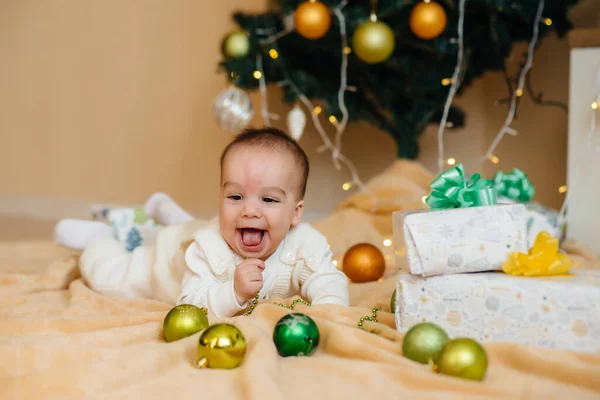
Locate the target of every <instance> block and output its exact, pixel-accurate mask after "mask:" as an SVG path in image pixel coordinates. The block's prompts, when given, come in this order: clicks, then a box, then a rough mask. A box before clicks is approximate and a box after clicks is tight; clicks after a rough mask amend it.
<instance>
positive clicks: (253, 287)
mask: <svg viewBox="0 0 600 400" xmlns="http://www.w3.org/2000/svg"><path fill="white" fill-rule="evenodd" d="M264 269H265V263H264V261H261V260H259V259H256V258H250V259H248V260H246V261H244V262H243V263H241V264H240V265H238V266H237V267H236V269H235V274H234V276H233V290H234V291H235V297H236V299H237V301H238V303H239V304H244V303H245V302H247V301H248V300H250V299H251V298H253V297H254V296H256V293H258V292H259V291H260V289H262V286H263V276H262V271H263V270H264Z"/></svg>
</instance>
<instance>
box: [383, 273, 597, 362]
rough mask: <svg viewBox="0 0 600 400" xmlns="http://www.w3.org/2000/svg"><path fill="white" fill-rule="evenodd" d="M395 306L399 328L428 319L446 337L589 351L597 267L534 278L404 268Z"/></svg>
mask: <svg viewBox="0 0 600 400" xmlns="http://www.w3.org/2000/svg"><path fill="white" fill-rule="evenodd" d="M394 311H395V315H396V325H397V329H398V330H399V331H401V332H406V331H408V329H410V328H411V327H412V326H413V325H415V324H417V323H420V322H425V321H428V322H433V323H436V324H438V325H439V326H441V327H442V328H444V329H445V330H446V332H448V334H449V335H450V336H451V337H471V338H474V339H477V340H480V341H502V342H505V341H508V342H518V343H524V344H531V345H536V346H539V347H546V348H558V349H570V350H578V351H586V352H593V351H597V350H598V349H600V271H591V270H574V271H573V272H572V273H571V274H570V275H561V276H553V277H536V278H532V277H517V276H512V275H508V274H504V273H502V272H481V273H473V274H461V275H443V276H434V277H430V278H422V277H418V276H414V275H410V274H406V273H404V274H400V275H399V277H398V280H397V290H396V310H394Z"/></svg>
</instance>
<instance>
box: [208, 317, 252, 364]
mask: <svg viewBox="0 0 600 400" xmlns="http://www.w3.org/2000/svg"><path fill="white" fill-rule="evenodd" d="M245 354H246V338H245V337H244V335H242V332H241V331H240V330H239V329H238V328H237V327H235V326H233V325H231V324H215V325H212V326H210V327H209V328H208V329H207V330H205V331H204V332H202V335H200V339H199V340H198V357H199V358H198V364H197V367H198V368H220V369H231V368H236V367H237V366H238V365H240V364H241V363H242V361H244V355H245Z"/></svg>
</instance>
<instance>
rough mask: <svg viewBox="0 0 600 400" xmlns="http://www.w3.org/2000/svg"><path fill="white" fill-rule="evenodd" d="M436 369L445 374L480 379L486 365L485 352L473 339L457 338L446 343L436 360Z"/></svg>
mask: <svg viewBox="0 0 600 400" xmlns="http://www.w3.org/2000/svg"><path fill="white" fill-rule="evenodd" d="M435 363H436V365H437V371H438V372H439V373H442V374H445V375H452V376H456V377H459V378H465V379H472V380H476V381H481V380H483V378H485V373H486V371H487V367H488V360H487V354H486V353H485V350H484V349H483V347H481V345H480V344H479V343H477V342H476V341H475V340H473V339H468V338H459V339H454V340H451V341H449V342H448V343H446V345H445V346H444V349H443V350H442V355H441V356H440V358H439V360H437V361H436V362H435Z"/></svg>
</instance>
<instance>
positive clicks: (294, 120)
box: [287, 104, 306, 142]
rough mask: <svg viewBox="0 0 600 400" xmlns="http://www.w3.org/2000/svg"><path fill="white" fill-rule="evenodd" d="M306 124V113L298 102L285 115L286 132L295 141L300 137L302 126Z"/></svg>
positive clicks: (302, 130)
mask: <svg viewBox="0 0 600 400" xmlns="http://www.w3.org/2000/svg"><path fill="white" fill-rule="evenodd" d="M305 126H306V114H304V111H302V108H300V106H299V105H298V104H296V105H294V108H292V110H291V111H290V112H289V113H288V115H287V127H288V132H289V133H290V136H291V137H292V139H294V140H295V141H296V142H297V141H298V140H300V138H301V137H302V133H303V132H304V127H305Z"/></svg>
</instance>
